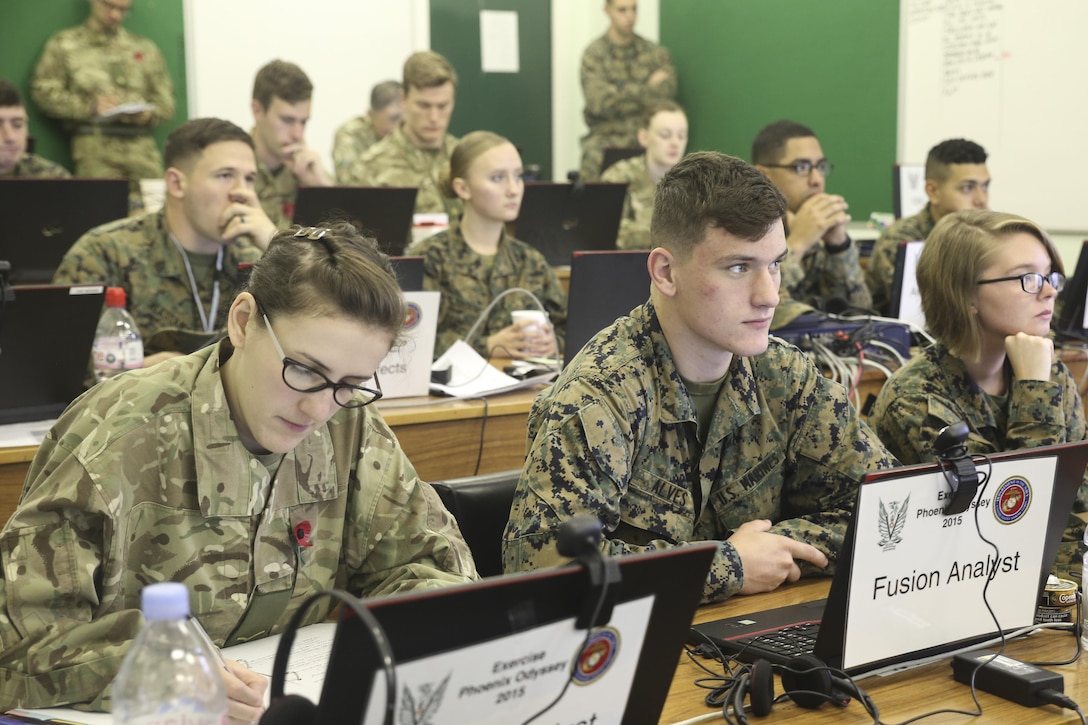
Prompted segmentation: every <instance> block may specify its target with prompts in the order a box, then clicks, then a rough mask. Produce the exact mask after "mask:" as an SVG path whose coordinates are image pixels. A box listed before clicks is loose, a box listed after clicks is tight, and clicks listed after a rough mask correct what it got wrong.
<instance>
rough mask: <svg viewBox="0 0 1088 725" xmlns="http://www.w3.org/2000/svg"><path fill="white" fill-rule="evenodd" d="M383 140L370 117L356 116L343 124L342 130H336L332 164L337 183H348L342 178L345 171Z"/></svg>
mask: <svg viewBox="0 0 1088 725" xmlns="http://www.w3.org/2000/svg"><path fill="white" fill-rule="evenodd" d="M381 140H382V137H381V136H379V135H378V132H377V131H375V130H374V124H373V123H372V122H371V121H370V117H369V116H356V117H355V118H353V119H351V120H350V121H345V122H344V123H343V124H341V126H340V128H338V129H336V136H335V138H334V139H333V145H332V162H333V166H334V167H335V169H334V170H335V171H336V180H337V183H340V184H346V183H348V182H347V181H345V180H344V178H343V176H342V173H343V171H344V170H346V169H348V168H349V167H350V166H351V165H352V164H353V163H354V162H355V161H356V160H357V159H359V158H362V155H363V152H364V151H366V150H367V149H368V148H370V147H371V146H373V145H374V144H376V143H378V142H379V141H381Z"/></svg>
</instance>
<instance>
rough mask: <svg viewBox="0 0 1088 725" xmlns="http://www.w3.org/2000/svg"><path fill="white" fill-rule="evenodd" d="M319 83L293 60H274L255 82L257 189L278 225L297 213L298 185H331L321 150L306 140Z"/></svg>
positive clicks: (261, 70) (253, 104)
mask: <svg viewBox="0 0 1088 725" xmlns="http://www.w3.org/2000/svg"><path fill="white" fill-rule="evenodd" d="M313 91H314V86H313V83H311V82H310V79H309V77H307V75H306V74H305V73H304V72H303V71H302V69H301V68H299V67H298V66H297V65H295V64H294V63H288V62H286V61H282V60H274V61H272V62H271V63H268V64H266V65H265V66H264V67H262V68H261V69H260V70H259V71H257V77H256V78H255V79H254V81H253V101H252V103H251V106H250V107H251V109H252V111H253V144H254V148H255V149H256V151H257V181H256V184H255V188H256V190H257V197H258V198H259V199H260V200H261V206H262V207H264V211H265V214H267V215H268V218H269V219H271V220H272V222H273V223H274V224H275V225H276V226H277V227H279V228H281V229H282V228H283V227H285V226H287V225H288V224H290V223H291V219H292V218H293V217H294V216H295V199H296V197H297V196H298V187H299V186H332V185H333V178H332V175H331V174H330V173H329V172H328V171H326V170H325V165H324V164H323V163H322V162H321V154H319V153H318V152H317V151H316V150H315V149H313V148H311V147H310V146H308V145H307V144H306V138H305V136H306V124H307V123H308V122H309V121H310V99H311V98H312V96H313Z"/></svg>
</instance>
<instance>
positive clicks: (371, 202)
mask: <svg viewBox="0 0 1088 725" xmlns="http://www.w3.org/2000/svg"><path fill="white" fill-rule="evenodd" d="M415 206H416V189H415V187H395V186H303V187H301V188H300V189H299V190H298V197H297V198H296V199H295V216H294V222H295V223H296V224H301V225H302V226H304V227H313V226H321V225H322V224H326V223H328V222H330V221H334V220H336V221H348V222H351V224H352V225H353V226H354V227H355V228H356V229H358V230H359V231H360V232H362V233H364V234H367V235H368V236H373V237H374V238H375V239H377V240H378V246H380V247H381V250H382V251H383V252H385V253H386V254H388V255H390V256H398V255H401V254H404V248H405V247H406V246H407V244H408V239H409V236H410V235H411V233H412V215H413V213H414V212H415Z"/></svg>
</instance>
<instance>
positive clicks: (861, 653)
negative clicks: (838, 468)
mask: <svg viewBox="0 0 1088 725" xmlns="http://www.w3.org/2000/svg"><path fill="white" fill-rule="evenodd" d="M975 461H976V463H979V461H980V459H979V458H978V457H976V459H975ZM990 461H991V462H992V468H990V467H989V466H987V464H986V463H985V462H981V463H979V466H978V470H979V473H980V474H984V473H986V472H987V471H989V479H988V480H987V481H986V483H985V485H984V486H980V487H979V490H978V492H977V493H976V496H975V498H974V500H973V502H972V503H971V506H970V508H968V510H967V511H965V512H964V513H962V514H955V515H951V516H944V515H942V511H943V507H944V506H945V503H946V501H945V498H946V497H947V495H948V494H947V491H948V485H947V484H946V483H945V481H944V479H943V477H942V474H941V473H940V472H939V470H938V468H937V465H936V464H933V465H925V466H909V467H904V468H893V469H888V470H885V471H879V472H876V473H873V474H870V475H869V476H867V477H866V480H865V482H864V483H863V484H862V485H861V486H860V487H859V488H858V494H857V502H856V506H855V508H854V511H853V514H852V515H851V518H850V524H849V527H848V529H847V533H846V540H845V543H844V544H843V549H842V553H841V555H840V557H839V560H838V562H837V564H836V570H835V575H834V578H833V579H832V583H831V590H830V592H829V594H828V598H827V600H821V601H818V602H809V603H806V604H800V605H792V606H789V607H781V608H777V609H772V610H766V611H761V612H751V613H749V614H746V615H742V616H737V617H728V618H725V619H720V620H717V621H714V622H708V623H706V624H700V625H697V626H695V627H692V631H691V636H690V638H689V641H690V642H693V643H701V642H705V641H707V640H710V641H712V642H714V643H715V644H717V645H718V646H719V647H720V648H721V649H722V651H723V652H726V653H728V654H732V655H734V656H735V657H737V658H738V659H742V660H745V661H752V660H754V659H756V658H763V659H768V660H770V661H772V662H776V663H779V664H785V663H786V662H787V661H788V660H789V659H791V658H792V657H794V656H796V655H797V654H799V653H800V652H797V651H793V652H791V651H789V650H788V649H787V650H783V649H781V648H780V647H778V646H777V645H778V644H782V643H786V644H789V643H794V644H796V643H797V641H798V640H800V639H804V638H808V637H809V636H810V635H811V634H812V629H813V627H812V625H813V624H814V623H818V624H819V626H818V632H817V633H816V634H815V641H814V642H810V643H809V644H810V645H811V649H810V650H809V651H811V653H813V654H815V655H816V656H817V657H819V658H820V659H821V660H823V661H824V662H826V663H827V664H828V665H830V666H832V667H837V668H841V669H843V670H846V671H847V672H849V673H851V674H860V673H863V672H868V671H870V670H874V669H878V668H881V667H885V666H891V665H896V664H901V663H906V662H912V661H915V660H919V659H923V658H926V657H930V656H935V655H940V654H943V653H947V652H951V651H952V650H954V649H958V648H960V647H966V646H970V645H973V644H977V643H979V642H982V641H985V640H987V639H990V638H991V637H994V636H996V635H997V633H998V626H997V625H995V624H994V620H993V618H992V617H991V615H990V613H989V612H988V611H987V609H986V604H985V602H984V601H983V596H982V592H983V585H984V584H985V581H986V576H985V574H986V572H991V571H996V576H995V577H994V578H993V580H992V581H991V582H990V584H989V588H988V591H987V594H986V598H987V600H988V601H989V604H990V605H991V606H992V607H993V610H994V613H995V615H996V616H997V620H998V622H999V623H1000V629H1001V630H1003V631H1005V632H1011V631H1015V630H1017V629H1021V628H1023V627H1030V626H1031V625H1032V624H1033V623H1034V621H1035V612H1036V608H1037V605H1038V602H1039V595H1040V593H1041V592H1042V589H1043V586H1044V584H1045V582H1046V577H1047V575H1048V573H1049V572H1050V567H1051V565H1052V563H1053V561H1054V557H1055V555H1056V553H1057V550H1058V545H1059V543H1060V542H1061V538H1062V532H1063V531H1064V529H1065V526H1066V524H1067V522H1068V517H1069V513H1070V511H1071V510H1072V507H1073V501H1074V499H1075V498H1076V495H1077V489H1078V488H1079V487H1080V485H1081V483H1082V482H1083V480H1084V470H1085V466H1086V465H1088V441H1080V442H1077V443H1069V444H1064V445H1059V446H1051V447H1042V448H1033V449H1028V450H1022V451H1012V452H1008V453H1001V454H997V455H994V456H991V457H990ZM976 509H977V511H978V520H979V525H980V526H981V529H982V533H983V535H984V536H985V537H986V538H987V539H989V540H990V541H993V542H994V543H995V544H996V545H997V548H998V552H997V553H996V554H995V552H994V551H993V549H992V548H991V547H990V546H989V545H987V544H985V543H983V542H982V541H981V540H980V538H979V535H978V532H977V531H976V529H975V511H976ZM897 523H898V525H896V524H897ZM801 649H802V650H804V649H808V647H802V648H801Z"/></svg>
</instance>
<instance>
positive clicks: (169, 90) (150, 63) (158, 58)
mask: <svg viewBox="0 0 1088 725" xmlns="http://www.w3.org/2000/svg"><path fill="white" fill-rule="evenodd" d="M146 45H147V48H146V50H145V53H146V55H145V57H144V62H145V63H146V64H147V65H146V67H145V68H144V74H145V75H146V77H147V85H146V89H147V90H148V91H149V93H148V97H147V99H146V100H147V102H148V103H150V104H151V105H152V106H154V108H153V109H152V110H151V125H152V126H158V125H161V124H163V123H166V122H167V121H169V120H170V119H171V118H173V117H174V111H175V106H176V101H175V100H174V82H173V81H172V80H171V79H170V73H168V72H167V70H166V61H165V60H164V59H163V57H162V53H161V52H160V51H159V48H158V46H156V45H155V44H154V43H153V42H151V41H150V40H147V41H146Z"/></svg>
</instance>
